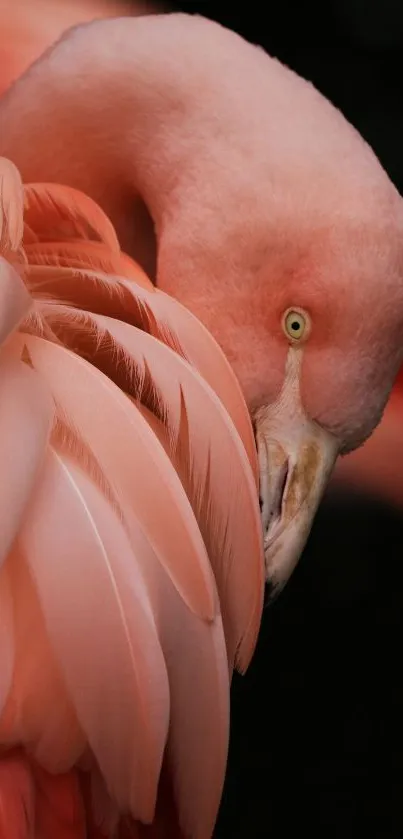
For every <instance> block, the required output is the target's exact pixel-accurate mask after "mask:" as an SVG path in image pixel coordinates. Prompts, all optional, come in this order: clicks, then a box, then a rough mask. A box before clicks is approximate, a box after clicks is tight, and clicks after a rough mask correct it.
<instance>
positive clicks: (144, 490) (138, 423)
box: [13, 335, 217, 619]
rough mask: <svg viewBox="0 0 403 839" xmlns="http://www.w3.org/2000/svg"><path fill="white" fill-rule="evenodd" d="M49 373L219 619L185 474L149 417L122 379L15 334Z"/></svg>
mask: <svg viewBox="0 0 403 839" xmlns="http://www.w3.org/2000/svg"><path fill="white" fill-rule="evenodd" d="M13 342H14V347H15V348H16V349H17V348H18V347H19V350H20V352H21V351H23V349H24V347H26V348H27V350H28V352H29V355H30V357H31V359H32V363H33V367H34V368H35V369H36V370H37V371H38V372H39V373H40V374H41V375H42V376H43V377H44V379H45V381H46V383H47V384H48V386H49V388H50V390H51V392H52V394H53V397H54V399H55V402H56V405H57V407H58V409H59V411H60V412H61V414H63V416H64V418H65V421H66V424H67V425H69V426H70V427H72V428H73V429H75V430H76V431H77V436H78V437H79V438H80V439H82V440H83V443H84V444H85V445H86V446H87V447H88V449H89V450H90V451H92V453H93V454H94V456H95V458H96V460H97V461H98V463H99V465H100V467H101V469H102V471H103V472H104V474H105V475H106V476H107V477H108V478H110V483H111V484H112V485H113V486H114V487H115V489H116V492H117V497H118V500H119V503H121V504H122V510H123V511H124V510H125V508H127V507H128V505H129V504H130V506H133V507H134V508H135V509H136V514H137V515H138V517H139V519H140V520H141V523H142V526H143V528H144V530H145V532H146V534H147V537H148V538H149V540H150V541H151V543H152V544H153V545H154V547H155V550H156V551H157V553H158V556H159V558H160V561H161V563H162V564H163V565H164V567H165V568H166V569H167V571H168V573H169V574H170V576H171V578H172V580H173V581H174V584H175V585H176V586H177V587H178V589H179V591H180V592H181V593H182V594H183V596H184V598H185V600H186V602H187V603H188V605H189V608H191V609H192V610H193V611H195V612H196V613H197V614H200V615H203V616H204V617H206V618H207V619H212V618H213V617H214V615H215V614H216V610H217V599H216V595H215V587H214V583H213V576H212V572H211V568H210V564H209V561H208V557H207V554H206V550H205V547H204V544H203V540H202V537H201V535H200V532H199V528H198V526H197V522H196V520H195V518H194V515H193V511H192V508H191V505H190V503H189V501H188V499H187V497H186V494H185V492H184V490H183V487H182V484H181V482H180V479H179V477H178V476H177V475H176V473H175V470H174V469H173V468H172V465H171V463H170V461H169V458H168V457H167V455H166V453H165V452H164V450H163V448H162V446H160V444H159V442H158V440H156V438H155V435H154V434H153V433H152V431H151V430H150V428H149V426H148V424H147V422H146V421H145V420H144V418H143V417H142V416H141V415H140V413H139V412H138V411H136V408H135V407H134V406H133V405H132V404H131V403H130V400H129V399H128V398H127V396H125V395H124V394H123V393H122V392H121V391H120V390H119V388H118V387H116V385H114V384H113V383H112V382H110V381H109V379H108V378H107V377H106V376H104V375H103V374H102V373H100V372H99V371H98V370H96V369H95V368H94V367H93V366H92V365H90V364H88V363H87V362H86V361H84V360H83V359H82V358H80V357H79V356H77V355H75V354H74V353H72V352H70V351H69V350H66V349H65V348H64V347H61V346H59V345H57V344H51V343H49V342H48V341H46V340H44V339H42V338H38V337H36V336H32V335H16V336H15V337H14V338H13Z"/></svg>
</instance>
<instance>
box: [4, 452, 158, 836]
mask: <svg viewBox="0 0 403 839" xmlns="http://www.w3.org/2000/svg"><path fill="white" fill-rule="evenodd" d="M91 492H92V486H91V482H90V481H89V479H88V478H87V477H86V476H85V474H84V473H83V472H82V471H81V470H80V468H79V467H78V466H77V465H76V464H74V463H72V462H69V461H68V460H67V459H66V458H65V457H63V456H62V455H61V454H58V453H56V452H55V451H52V450H51V449H50V450H49V452H48V457H47V463H46V470H45V471H44V474H43V478H42V481H41V483H40V484H39V487H38V491H37V494H36V497H35V503H34V504H33V506H32V509H31V515H30V518H29V520H28V521H27V522H26V525H25V527H24V529H23V531H22V534H21V537H20V545H21V550H22V552H23V554H24V556H25V559H26V562H27V565H28V567H29V568H30V571H31V574H32V577H33V579H34V581H35V585H36V588H37V591H38V597H39V600H40V603H41V607H42V609H43V613H44V616H45V620H46V625H47V630H48V634H49V638H50V640H51V642H52V645H53V647H54V649H55V654H56V656H57V660H58V662H59V665H60V667H61V670H62V672H63V675H64V679H65V682H66V686H67V689H68V692H69V695H70V697H71V700H72V704H73V706H74V708H75V711H76V714H77V718H78V720H79V722H80V725H81V727H82V729H83V731H84V732H85V734H86V737H87V739H88V742H89V745H90V746H91V749H92V751H93V752H94V755H95V757H96V759H97V761H98V763H99V766H100V769H101V771H102V774H103V776H104V778H105V779H106V782H107V785H108V788H109V790H110V792H111V794H112V795H113V797H114V798H115V800H116V801H117V802H118V803H119V805H120V806H121V808H122V810H126V809H130V810H131V812H133V814H134V815H135V816H136V817H137V818H140V819H142V820H143V821H148V820H151V819H152V816H153V811H154V806H155V797H156V792H157V786H158V778H159V772H160V768H161V762H162V755H163V751H164V747H165V740H166V735H167V727H168V714H169V695H168V685H167V682H166V671H165V664H164V660H163V657H162V654H161V650H160V646H159V643H158V638H157V633H156V629H155V624H154V617H153V614H152V611H151V608H150V605H149V597H148V594H147V589H146V586H145V584H144V579H143V577H142V575H141V572H140V570H139V567H138V564H137V563H136V557H135V554H134V553H133V551H132V550H130V545H129V542H128V540H127V539H125V537H124V532H123V528H122V524H121V522H120V521H119V519H118V517H117V516H116V515H115V514H114V512H113V511H112V508H111V506H110V505H109V504H108V503H107V502H106V501H105V500H104V506H103V511H104V516H103V518H102V519H101V518H97V519H95V518H94V516H93V509H92V504H91ZM93 492H94V493H95V492H98V490H96V489H95V488H94V489H93ZM88 496H89V499H90V501H88ZM102 497H103V496H102V495H101V494H100V498H102Z"/></svg>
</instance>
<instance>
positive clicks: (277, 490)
mask: <svg viewBox="0 0 403 839" xmlns="http://www.w3.org/2000/svg"><path fill="white" fill-rule="evenodd" d="M289 471H290V469H289V461H288V460H286V461H285V463H284V464H283V465H282V466H281V467H280V469H279V471H278V473H277V476H276V482H275V486H274V488H273V496H272V500H271V505H270V511H269V515H268V518H267V522H266V528H265V530H266V538H267V535H268V533H269V531H271V530H272V529H273V526H274V525H275V524H277V522H278V521H280V519H281V514H282V511H283V501H284V493H285V489H286V486H287V480H288V475H289Z"/></svg>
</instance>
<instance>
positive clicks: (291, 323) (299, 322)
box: [282, 308, 311, 344]
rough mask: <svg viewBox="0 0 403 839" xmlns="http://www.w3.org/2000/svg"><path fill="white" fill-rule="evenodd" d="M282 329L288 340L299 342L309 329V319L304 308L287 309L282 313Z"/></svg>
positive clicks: (305, 337) (307, 333)
mask: <svg viewBox="0 0 403 839" xmlns="http://www.w3.org/2000/svg"><path fill="white" fill-rule="evenodd" d="M282 326H283V330H284V333H285V335H286V337H287V338H288V340H289V341H291V343H293V344H301V343H302V342H303V341H306V339H307V338H308V336H309V333H310V331H311V319H310V317H309V315H308V312H305V311H304V309H298V308H295V309H294V308H293V309H287V311H286V312H284V315H283V323H282Z"/></svg>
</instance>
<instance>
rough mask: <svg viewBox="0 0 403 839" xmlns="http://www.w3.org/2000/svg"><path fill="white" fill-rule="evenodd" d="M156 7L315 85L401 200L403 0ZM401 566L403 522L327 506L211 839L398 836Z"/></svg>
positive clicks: (236, 717)
mask: <svg viewBox="0 0 403 839" xmlns="http://www.w3.org/2000/svg"><path fill="white" fill-rule="evenodd" d="M166 6H167V7H168V8H170V9H176V10H181V11H188V12H197V13H200V14H204V15H206V16H207V17H211V18H213V19H216V20H219V21H220V22H221V23H224V24H225V25H227V26H229V27H231V28H233V29H235V30H236V31H238V32H239V33H240V34H242V35H244V36H245V37H246V38H248V39H249V40H252V41H254V42H256V43H260V44H261V45H262V46H263V47H265V48H266V49H267V50H268V51H269V52H270V53H271V54H273V55H275V56H277V57H278V58H280V59H281V60H282V61H283V62H285V63H286V64H288V65H289V66H291V67H292V68H293V69H294V70H296V71H297V72H299V73H300V74H301V75H302V76H304V77H306V78H309V79H310V80H311V81H313V82H314V83H315V84H316V86H317V87H318V88H319V90H321V91H322V92H323V93H324V94H325V95H326V96H327V97H328V98H329V99H331V100H332V101H333V102H334V103H335V104H336V105H337V106H338V107H339V108H340V109H341V110H342V111H343V112H344V114H345V115H346V116H347V118H348V119H349V120H350V121H351V122H352V123H353V124H354V125H355V126H356V127H357V128H358V130H359V131H360V132H361V133H362V134H363V135H364V137H365V138H366V139H367V140H368V141H369V142H370V144H371V145H372V146H373V147H374V149H375V151H376V152H377V154H378V156H379V158H380V159H381V162H382V163H383V165H384V166H385V168H386V169H387V171H388V172H389V174H390V176H391V178H392V180H393V181H394V182H395V184H396V185H397V187H398V188H399V189H400V191H401V192H403V96H402V93H403V81H402V65H403V3H402V0H399V1H398V0H383V2H378V0H376V2H375V0H338V1H337V0H330V1H329V0H328V2H326V3H322V4H319V3H318V4H316V3H315V4H314V3H309V2H304V1H303V0H301V2H299V3H298V2H295V1H294V2H290V0H284V2H282V3H281V0H280V2H278V3H275V2H269V3H264V2H262V3H260V4H259V3H257V2H248V3H246V4H241V5H240V6H239V7H238V10H237V11H235V10H234V7H235V4H232V3H230V2H228V3H227V4H224V3H208V2H205V3H203V2H183V3H171V4H166ZM402 421H403V419H402ZM402 468H403V464H402ZM402 560H403V516H402V514H400V513H399V512H398V511H394V510H392V509H391V508H388V507H386V506H382V504H381V503H380V502H377V501H373V500H372V501H371V500H370V499H369V498H363V497H362V496H361V497H360V496H352V495H351V494H350V493H347V492H345V493H342V494H338V495H336V494H335V493H330V494H329V495H328V497H327V498H326V500H325V502H324V503H323V505H322V508H321V511H320V513H319V515H318V518H317V521H316V524H315V526H314V529H313V532H312V536H311V539H310V542H309V544H308V547H307V549H306V551H305V554H304V556H303V558H302V561H301V563H300V565H299V567H298V569H297V571H296V573H295V575H294V576H293V578H292V580H291V582H290V583H289V585H288V587H287V589H286V591H285V593H284V594H283V596H282V597H281V598H280V600H279V601H278V602H277V603H276V604H275V605H274V606H273V607H271V608H270V609H268V610H266V614H265V618H264V622H263V628H262V632H261V638H260V643H259V647H258V650H257V653H256V655H255V659H254V662H253V664H252V666H251V668H250V670H249V672H248V674H247V675H246V677H244V678H242V679H241V678H240V677H235V679H234V684H233V692H232V701H233V718H232V741H231V750H230V760H229V769H228V777H227V784H226V790H225V795H224V800H223V806H222V811H221V816H220V819H219V823H218V827H217V834H216V835H217V839H230V837H231V839H263V837H271V839H288V837H290V838H291V837H293V839H294V837H295V839H297V837H300V836H302V835H304V836H305V835H307V836H308V837H310V839H312V837H321V839H333V838H334V839H336V837H337V839H350V837H354V838H355V837H357V839H361V837H366V839H373V837H374V839H375V838H376V839H402V837H403V812H402V811H403V725H402V713H403V690H402V689H401V687H400V682H401V675H400V670H401V662H402V646H403V645H402V641H403V632H402V618H401V615H402V609H403V570H402V569H403V565H402Z"/></svg>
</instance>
